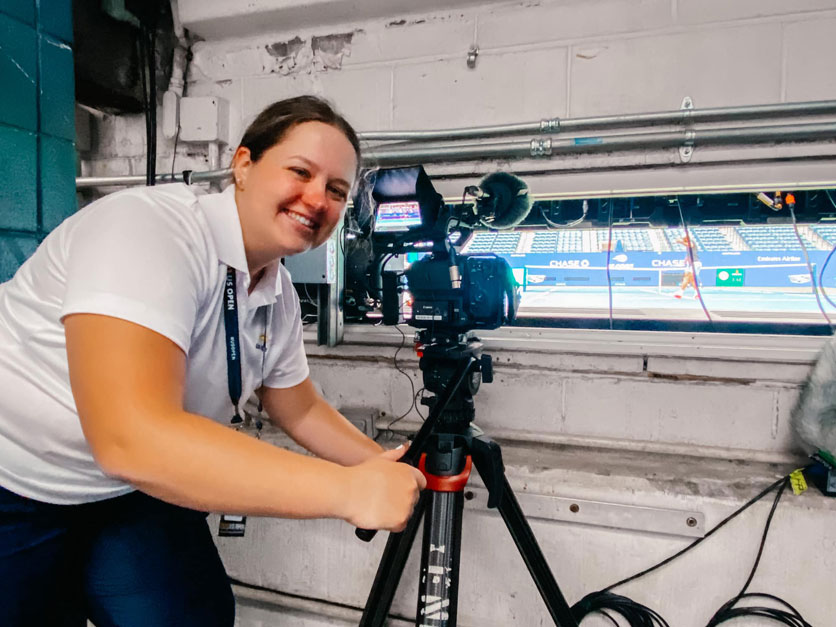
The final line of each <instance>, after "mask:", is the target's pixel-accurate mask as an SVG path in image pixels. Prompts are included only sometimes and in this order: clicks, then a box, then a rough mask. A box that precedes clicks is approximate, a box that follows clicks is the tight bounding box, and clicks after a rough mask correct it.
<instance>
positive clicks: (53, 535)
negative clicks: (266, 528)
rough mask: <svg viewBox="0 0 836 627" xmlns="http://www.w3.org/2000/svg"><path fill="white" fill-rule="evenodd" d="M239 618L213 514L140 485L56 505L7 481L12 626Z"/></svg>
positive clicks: (2, 516)
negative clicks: (155, 494)
mask: <svg viewBox="0 0 836 627" xmlns="http://www.w3.org/2000/svg"><path fill="white" fill-rule="evenodd" d="M88 618H89V619H90V620H91V621H93V623H94V624H95V625H96V627H140V626H142V627H168V626H171V627H175V626H176V627H191V626H194V627H197V626H200V627H231V626H232V624H233V622H234V618H235V603H234V599H233V597H232V590H231V588H230V585H229V580H228V578H227V575H226V571H225V570H224V567H223V564H222V563H221V560H220V557H219V555H218V551H217V549H216V548H215V545H214V543H213V542H212V537H211V534H210V532H209V528H208V526H207V524H206V515H205V514H203V513H201V512H196V511H193V510H190V509H185V508H182V507H177V506H175V505H171V504H169V503H165V502H163V501H159V500H157V499H154V498H152V497H150V496H148V495H146V494H143V493H141V492H133V493H131V494H127V495H125V496H120V497H118V498H114V499H108V500H105V501H99V502H97V503H87V504H84V505H51V504H48V503H41V502H39V501H33V500H31V499H27V498H25V497H22V496H19V495H17V494H14V493H13V492H10V491H9V490H6V489H4V488H2V487H0V625H3V627H29V626H32V627H85V626H86V620H87V619H88Z"/></svg>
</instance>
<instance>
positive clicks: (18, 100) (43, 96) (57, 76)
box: [0, 0, 76, 281]
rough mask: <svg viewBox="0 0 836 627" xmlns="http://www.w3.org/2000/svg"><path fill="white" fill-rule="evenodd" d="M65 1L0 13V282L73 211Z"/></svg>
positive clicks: (27, 0)
mask: <svg viewBox="0 0 836 627" xmlns="http://www.w3.org/2000/svg"><path fill="white" fill-rule="evenodd" d="M72 41H73V28H72V2H71V1H70V0H39V1H36V0H9V1H6V2H3V3H2V5H0V172H2V176H3V183H2V185H0V281H5V280H6V279H8V278H10V277H11V276H12V274H14V271H15V270H16V269H17V268H18V266H19V265H20V264H21V263H22V262H23V261H24V260H25V259H26V258H27V257H28V256H29V255H30V254H32V252H33V251H34V250H35V248H36V246H37V245H38V243H39V242H40V240H41V239H43V237H44V235H46V233H48V232H49V231H51V230H52V229H53V228H55V226H57V225H58V224H59V223H60V222H61V221H62V220H63V219H64V218H65V217H67V216H68V215H70V214H71V213H72V212H73V211H75V209H76V199H75V172H76V153H75V146H74V140H75V123H74V102H75V93H74V81H73V51H72Z"/></svg>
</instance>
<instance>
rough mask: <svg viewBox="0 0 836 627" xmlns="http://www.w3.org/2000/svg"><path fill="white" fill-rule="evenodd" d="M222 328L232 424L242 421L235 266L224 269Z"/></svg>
mask: <svg viewBox="0 0 836 627" xmlns="http://www.w3.org/2000/svg"><path fill="white" fill-rule="evenodd" d="M223 307H224V328H225V329H226V375H227V379H229V398H230V400H231V401H232V407H233V409H234V411H235V414H234V415H233V416H232V421H231V422H232V424H234V425H237V424H241V423H242V422H244V419H243V418H241V413H240V412H239V410H238V403H239V402H240V401H241V342H239V341H238V296H237V295H236V293H235V268H232V267H229V268H227V270H226V283H225V284H224V293H223Z"/></svg>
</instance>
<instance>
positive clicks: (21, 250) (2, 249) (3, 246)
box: [0, 233, 40, 283]
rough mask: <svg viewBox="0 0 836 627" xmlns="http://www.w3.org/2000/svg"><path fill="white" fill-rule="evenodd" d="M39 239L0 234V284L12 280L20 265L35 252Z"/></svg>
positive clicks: (33, 236) (32, 236)
mask: <svg viewBox="0 0 836 627" xmlns="http://www.w3.org/2000/svg"><path fill="white" fill-rule="evenodd" d="M39 239H40V238H39V237H37V236H36V235H31V236H24V235H9V234H7V233H0V283H2V282H3V281H8V280H9V279H11V278H12V275H13V274H14V273H15V272H16V271H17V269H18V268H19V267H20V265H21V264H22V263H23V262H24V261H26V260H27V259H28V258H29V257H30V256H31V255H32V253H33V252H35V249H36V248H37V247H38V243H39Z"/></svg>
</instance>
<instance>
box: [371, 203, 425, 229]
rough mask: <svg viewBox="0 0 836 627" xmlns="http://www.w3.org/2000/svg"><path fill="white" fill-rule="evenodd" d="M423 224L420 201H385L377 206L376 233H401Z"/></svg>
mask: <svg viewBox="0 0 836 627" xmlns="http://www.w3.org/2000/svg"><path fill="white" fill-rule="evenodd" d="M416 226H421V209H420V207H419V206H418V201H417V200H413V201H409V202H384V203H380V205H378V207H377V219H376V221H375V226H374V230H375V232H376V233H399V232H402V231H407V230H409V229H411V228H414V227H416Z"/></svg>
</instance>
